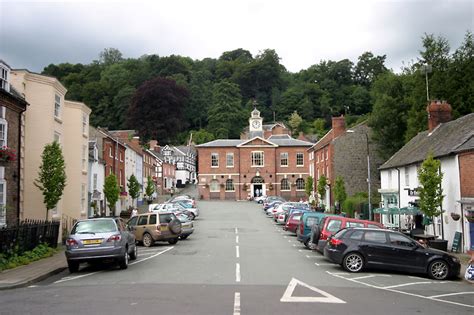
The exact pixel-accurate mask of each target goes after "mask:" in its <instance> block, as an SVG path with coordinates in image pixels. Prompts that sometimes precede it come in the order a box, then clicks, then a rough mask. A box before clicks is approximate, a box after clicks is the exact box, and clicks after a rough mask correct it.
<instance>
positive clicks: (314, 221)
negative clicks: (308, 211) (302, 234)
mask: <svg viewBox="0 0 474 315" xmlns="http://www.w3.org/2000/svg"><path fill="white" fill-rule="evenodd" d="M318 223H319V220H318V218H317V217H309V218H308V219H306V225H307V226H313V225H315V224H318Z"/></svg>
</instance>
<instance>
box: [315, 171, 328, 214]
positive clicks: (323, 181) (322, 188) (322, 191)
mask: <svg viewBox="0 0 474 315" xmlns="http://www.w3.org/2000/svg"><path fill="white" fill-rule="evenodd" d="M327 185H328V180H327V178H326V176H324V175H321V176H320V177H319V180H318V187H317V190H318V194H319V206H320V207H324V198H325V197H326V187H327Z"/></svg>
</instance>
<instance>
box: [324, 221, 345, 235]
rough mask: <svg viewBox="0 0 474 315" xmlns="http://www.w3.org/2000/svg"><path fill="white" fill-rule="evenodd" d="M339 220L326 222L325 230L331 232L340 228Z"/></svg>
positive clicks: (340, 222)
mask: <svg viewBox="0 0 474 315" xmlns="http://www.w3.org/2000/svg"><path fill="white" fill-rule="evenodd" d="M341 225H342V221H341V220H331V221H329V222H328V226H327V230H328V231H329V232H331V233H334V232H337V231H339V230H340V229H341Z"/></svg>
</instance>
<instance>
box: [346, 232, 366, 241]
mask: <svg viewBox="0 0 474 315" xmlns="http://www.w3.org/2000/svg"><path fill="white" fill-rule="evenodd" d="M362 236H364V231H353V232H352V234H351V236H349V238H350V239H351V240H359V241H360V240H361V239H362Z"/></svg>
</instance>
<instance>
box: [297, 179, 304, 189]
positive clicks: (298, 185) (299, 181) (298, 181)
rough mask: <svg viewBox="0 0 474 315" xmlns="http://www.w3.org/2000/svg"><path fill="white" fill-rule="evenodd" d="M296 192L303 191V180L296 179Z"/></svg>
mask: <svg viewBox="0 0 474 315" xmlns="http://www.w3.org/2000/svg"><path fill="white" fill-rule="evenodd" d="M296 190H304V179H302V178H298V179H297V180H296Z"/></svg>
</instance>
